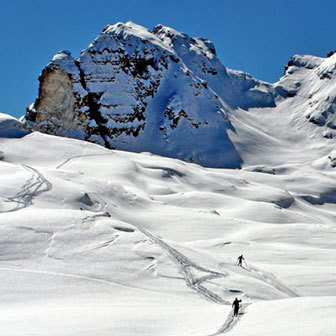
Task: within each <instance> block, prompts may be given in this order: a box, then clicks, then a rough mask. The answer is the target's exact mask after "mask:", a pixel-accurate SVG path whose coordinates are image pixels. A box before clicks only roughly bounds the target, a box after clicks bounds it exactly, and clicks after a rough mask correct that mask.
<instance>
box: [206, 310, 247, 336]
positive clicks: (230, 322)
mask: <svg viewBox="0 0 336 336" xmlns="http://www.w3.org/2000/svg"><path fill="white" fill-rule="evenodd" d="M248 305H249V303H248V304H243V305H242V307H241V308H240V309H239V314H238V316H237V317H234V316H233V311H231V312H230V314H229V315H228V316H227V318H226V320H225V322H224V324H223V325H222V326H221V327H220V328H219V329H218V330H217V331H216V332H215V333H214V334H211V335H209V336H216V335H221V334H225V333H227V332H229V331H231V330H232V329H233V327H234V326H235V325H236V324H237V323H238V322H239V320H240V318H241V315H243V314H245V310H246V308H247V306H248Z"/></svg>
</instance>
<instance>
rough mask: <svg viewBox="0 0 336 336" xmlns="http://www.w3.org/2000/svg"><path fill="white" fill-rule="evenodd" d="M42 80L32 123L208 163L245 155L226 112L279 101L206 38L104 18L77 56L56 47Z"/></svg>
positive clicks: (237, 161) (227, 163)
mask: <svg viewBox="0 0 336 336" xmlns="http://www.w3.org/2000/svg"><path fill="white" fill-rule="evenodd" d="M39 80H40V88H39V96H38V98H37V99H36V101H35V103H34V104H32V105H31V106H29V108H28V109H27V114H26V122H27V126H28V128H30V129H31V130H38V131H42V132H46V133H49V134H55V135H61V136H68V137H75V138H78V139H84V140H88V141H91V142H95V143H98V144H101V145H103V146H106V147H107V148H116V149H122V150H130V151H150V152H152V153H155V154H160V155H165V156H169V157H175V158H180V159H183V160H187V161H191V162H197V163H200V164H203V165H205V166H212V167H240V165H241V162H242V161H241V158H240V156H239V154H238V153H237V151H236V150H235V148H234V146H233V144H232V142H231V141H230V138H229V136H228V131H229V130H230V131H234V129H233V128H232V125H231V123H230V121H229V120H228V114H229V113H231V112H232V111H233V110H234V109H237V108H243V109H248V108H250V107H265V106H275V97H276V96H277V95H278V93H277V91H276V90H275V89H274V88H273V87H272V85H270V84H267V83H264V82H261V81H258V80H256V79H254V78H252V77H251V76H249V75H248V74H245V73H242V72H239V71H233V70H229V69H227V68H225V67H224V66H223V65H222V64H221V62H220V61H219V60H218V58H217V57H216V51H215V48H214V46H213V44H212V43H211V42H210V41H208V40H205V39H202V38H192V37H189V36H188V35H186V34H182V33H179V32H177V31H175V30H174V29H172V28H167V27H164V26H162V25H158V26H156V27H155V28H154V29H153V31H152V32H150V31H148V30H147V29H146V28H144V27H141V26H138V25H136V24H134V23H132V22H128V23H126V24H123V23H117V24H115V25H112V26H106V28H105V29H104V30H103V32H102V33H101V34H100V35H99V36H98V37H97V38H96V39H95V40H94V41H93V43H91V44H90V45H89V47H88V48H87V49H86V50H84V51H83V52H82V54H81V55H80V57H79V58H77V59H76V60H75V59H73V57H72V56H71V54H70V52H69V51H61V52H59V53H58V54H56V55H55V56H54V57H53V58H52V60H51V62H50V63H49V64H48V65H47V66H46V68H45V69H44V70H43V71H42V74H41V76H40V78H39Z"/></svg>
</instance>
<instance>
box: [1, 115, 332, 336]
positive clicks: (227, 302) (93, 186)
mask: <svg viewBox="0 0 336 336" xmlns="http://www.w3.org/2000/svg"><path fill="white" fill-rule="evenodd" d="M255 112H257V111H255ZM240 113H241V115H239V117H240V121H241V122H240V124H238V122H236V124H237V125H236V126H237V131H238V132H243V131H244V130H245V133H246V134H248V131H249V130H251V128H253V127H256V125H254V126H253V123H252V121H253V120H252V119H251V121H250V122H248V125H246V124H244V122H243V121H244V118H247V116H246V115H245V114H247V113H246V112H244V111H240ZM263 113H265V114H266V112H263ZM251 115H255V114H254V113H252V114H251ZM251 118H252V117H251ZM260 120H262V118H260ZM234 122H235V121H234ZM307 122H308V121H307ZM265 123H267V121H265ZM308 123H309V122H308ZM309 124H311V123H309ZM244 125H245V126H244ZM311 125H312V126H315V125H313V124H311ZM238 126H239V128H238ZM282 133H283V132H282V129H281V127H280V128H275V129H274V131H273V135H274V137H276V138H277V139H278V142H277V146H276V145H275V144H274V143H272V142H265V143H264V145H263V148H262V150H261V151H256V152H255V153H252V154H251V155H249V152H248V151H246V152H244V151H243V150H242V151H241V155H242V157H244V160H245V162H246V164H245V167H244V169H242V170H231V169H225V170H224V169H211V168H204V167H201V166H198V165H195V164H190V163H186V162H183V161H178V160H174V159H168V158H163V157H159V156H155V155H152V154H149V153H142V154H136V153H127V152H121V151H114V150H108V149H105V148H104V147H101V146H98V145H95V144H90V143H88V142H83V141H80V140H72V139H67V138H60V137H55V136H50V135H45V134H42V133H32V134H29V135H27V136H25V137H23V138H20V139H9V138H0V147H1V151H2V157H1V161H0V169H1V173H0V211H1V214H0V221H1V233H0V244H1V247H2V248H1V256H0V277H1V283H2V286H1V289H0V291H1V297H2V300H1V302H0V310H1V314H0V329H1V334H2V335H20V334H33V335H81V336H82V335H92V334H94V335H111V334H113V335H219V334H222V333H227V334H229V335H230V334H232V335H260V334H262V335H268V334H272V335H296V334H302V335H334V334H335V333H336V325H335V323H334V319H333V318H332V317H333V316H334V314H335V313H336V302H335V295H336V292H335V286H333V281H334V279H335V276H336V271H335V267H334V260H335V256H336V252H335V251H336V243H335V242H336V240H335V239H334V237H335V234H336V227H335V220H336V218H335V217H336V212H335V202H336V199H335V195H336V182H335V181H336V179H335V174H336V173H335V171H334V169H333V168H332V166H331V164H330V159H328V157H327V154H326V153H327V152H328V151H330V150H331V148H332V146H331V145H330V148H325V146H322V144H324V142H325V140H326V139H324V138H323V137H316V139H320V143H319V144H320V146H318V140H316V142H315V144H314V146H312V147H311V148H309V149H310V150H309V152H305V151H304V152H302V149H300V148H298V147H296V146H292V148H286V147H287V142H286V141H288V137H289V135H286V136H285V135H284V136H282V137H281V136H280V135H281V134H282ZM253 134H254V139H255V141H257V140H258V141H260V142H261V139H263V136H265V135H264V134H263V135H260V134H259V133H258V132H256V128H254V132H253ZM256 134H257V135H258V134H259V136H260V137H259V138H258V136H257V135H256ZM328 141H329V140H328ZM243 145H244V144H243V143H241V144H238V145H237V148H239V146H241V148H243ZM245 145H246V144H245ZM327 147H328V146H327ZM246 149H248V150H250V148H248V147H246ZM256 153H259V156H258V158H259V159H258V160H256V158H255V155H257V154H256ZM254 161H259V162H262V163H263V164H260V165H256V164H255V162H254ZM249 163H250V164H249ZM241 253H243V254H244V256H245V259H246V265H244V267H243V268H241V267H238V266H236V265H235V263H236V257H237V256H238V255H240V254H241ZM235 297H239V298H241V299H242V301H243V307H242V313H243V314H242V315H240V316H239V318H238V319H233V318H232V316H231V302H232V301H233V299H234V298H235Z"/></svg>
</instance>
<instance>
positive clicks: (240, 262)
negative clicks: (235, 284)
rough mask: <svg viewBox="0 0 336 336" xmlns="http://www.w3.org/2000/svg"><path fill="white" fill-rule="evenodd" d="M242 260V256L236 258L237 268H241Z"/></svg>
mask: <svg viewBox="0 0 336 336" xmlns="http://www.w3.org/2000/svg"><path fill="white" fill-rule="evenodd" d="M243 260H244V261H245V259H244V257H243V255H240V256H239V257H238V258H237V262H238V266H243Z"/></svg>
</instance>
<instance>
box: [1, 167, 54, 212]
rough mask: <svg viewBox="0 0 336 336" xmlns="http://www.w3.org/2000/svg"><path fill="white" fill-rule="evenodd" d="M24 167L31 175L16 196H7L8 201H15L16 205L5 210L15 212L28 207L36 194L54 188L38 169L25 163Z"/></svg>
mask: <svg viewBox="0 0 336 336" xmlns="http://www.w3.org/2000/svg"><path fill="white" fill-rule="evenodd" d="M23 168H24V169H26V170H27V171H28V172H30V173H31V176H30V178H29V179H28V180H27V181H26V183H25V184H24V185H23V186H22V187H21V190H20V191H19V192H18V193H17V194H16V195H15V196H12V197H9V198H7V200H6V202H15V203H16V207H15V208H14V209H11V210H7V211H5V212H13V211H17V210H20V209H23V208H26V207H28V206H29V205H31V204H32V202H33V199H34V198H35V197H36V196H38V195H39V194H41V193H43V192H47V191H49V190H51V188H52V184H51V183H50V182H49V181H48V180H47V179H46V178H45V177H44V176H43V175H42V174H41V173H40V172H39V171H38V170H37V169H35V168H33V167H30V166H26V165H23Z"/></svg>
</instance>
